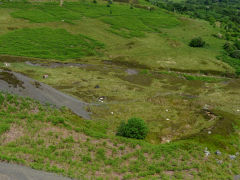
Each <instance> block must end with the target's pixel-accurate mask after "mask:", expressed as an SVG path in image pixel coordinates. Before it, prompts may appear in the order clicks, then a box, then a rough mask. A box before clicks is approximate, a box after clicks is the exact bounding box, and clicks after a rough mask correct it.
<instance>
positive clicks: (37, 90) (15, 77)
mask: <svg viewBox="0 0 240 180" xmlns="http://www.w3.org/2000/svg"><path fill="white" fill-rule="evenodd" d="M0 91H5V92H9V93H12V94H17V95H19V96H23V97H30V98H32V99H35V100H38V101H40V102H41V103H50V104H53V105H56V106H57V107H62V106H65V107H67V108H69V109H71V110H72V111H73V112H74V113H75V114H77V115H79V116H81V117H83V118H85V119H90V115H89V113H88V112H87V111H86V110H85V106H87V105H88V104H87V103H85V102H82V101H80V100H78V99H75V98H73V97H72V96H69V95H67V94H64V93H62V92H60V91H58V90H56V89H54V88H52V87H50V86H48V85H46V84H43V83H40V82H38V81H36V80H34V79H31V78H29V77H26V76H24V75H22V74H19V73H16V72H9V71H3V70H0Z"/></svg>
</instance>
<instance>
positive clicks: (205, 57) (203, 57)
mask: <svg viewBox="0 0 240 180" xmlns="http://www.w3.org/2000/svg"><path fill="white" fill-rule="evenodd" d="M0 12H1V14H3V15H2V20H1V22H3V26H1V27H0V35H2V36H6V33H9V32H11V31H13V30H16V29H21V28H23V27H24V28H26V27H28V28H31V29H32V30H33V31H34V29H33V28H36V27H37V28H39V27H49V28H60V29H65V30H66V31H68V32H69V33H71V34H74V35H76V34H79V33H80V34H82V35H84V36H87V37H89V38H92V39H95V40H97V41H98V42H101V43H103V44H104V45H105V49H104V50H103V53H100V56H98V54H95V53H93V54H94V55H97V58H98V59H100V60H103V59H104V60H109V59H110V60H115V59H117V60H120V61H128V62H132V61H137V62H138V63H140V64H144V65H147V66H148V67H149V68H154V69H158V68H160V69H162V68H164V69H169V68H170V69H176V70H186V71H188V70H193V71H195V72H196V71H200V70H203V71H209V72H211V71H215V72H219V73H222V72H228V73H233V72H234V70H233V69H232V68H231V67H230V66H228V65H226V64H224V63H223V62H221V61H219V60H217V59H216V56H217V55H220V54H221V51H222V45H223V44H224V41H223V40H221V39H217V38H216V37H213V36H212V35H213V34H217V33H218V32H219V29H218V28H213V27H212V26H210V25H209V24H208V23H207V22H205V21H200V20H193V19H190V18H186V17H183V16H179V15H178V14H173V13H169V12H167V11H165V10H162V9H157V8H155V9H154V10H152V11H148V10H146V9H142V8H135V7H134V8H133V9H130V6H129V5H128V4H120V3H113V4H112V5H111V6H110V7H107V3H106V2H103V1H99V2H98V3H97V4H94V3H92V2H88V1H85V2H82V1H80V2H66V3H65V4H64V6H63V7H62V8H60V7H59V6H58V4H56V3H21V2H19V3H17V2H14V3H3V4H2V5H1V6H0ZM10 22H11V23H10ZM13 33H14V32H13ZM24 36H26V35H24ZM42 36H44V35H42ZM64 36H65V34H64ZM68 36H69V35H66V38H68ZM196 36H201V37H203V39H204V40H205V41H206V42H207V44H209V46H208V47H205V48H202V49H198V48H191V47H189V46H188V43H189V41H190V40H191V39H192V38H194V37H196ZM53 37H54V36H53ZM24 38H26V39H27V38H28V37H27V36H26V37H24ZM62 38H64V37H62ZM40 42H41V41H40ZM23 43H24V42H23ZM20 44H21V43H20ZM21 45H22V46H26V47H28V46H30V44H28V43H27V42H26V45H24V44H21ZM16 46H17V44H16ZM45 46H46V45H45V44H43V47H45ZM47 47H48V46H47ZM6 48H7V47H6ZM19 48H20V49H21V47H19ZM45 51H48V49H43V52H45ZM70 51H71V48H70ZM72 51H73V50H72ZM80 52H82V51H80ZM11 54H13V53H11ZM76 54H77V53H76V52H75V51H74V53H71V54H66V55H61V57H60V56H56V57H53V56H52V55H50V54H47V55H43V56H44V57H47V56H48V57H49V58H55V59H73V58H76ZM85 54H88V51H87V52H86V53H85ZM15 55H16V53H15ZM77 55H78V57H81V58H84V57H83V56H82V54H81V53H79V54H77ZM27 56H30V55H27ZM40 56H41V54H32V55H31V57H40ZM94 57H96V56H94ZM88 59H89V58H88Z"/></svg>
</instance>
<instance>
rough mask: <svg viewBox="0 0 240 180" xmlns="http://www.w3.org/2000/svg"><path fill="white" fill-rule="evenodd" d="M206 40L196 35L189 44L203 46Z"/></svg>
mask: <svg viewBox="0 0 240 180" xmlns="http://www.w3.org/2000/svg"><path fill="white" fill-rule="evenodd" d="M205 44H206V42H205V41H204V40H203V39H202V38H201V37H196V38H193V39H192V40H191V41H190V43H189V46H191V47H203V46H205Z"/></svg>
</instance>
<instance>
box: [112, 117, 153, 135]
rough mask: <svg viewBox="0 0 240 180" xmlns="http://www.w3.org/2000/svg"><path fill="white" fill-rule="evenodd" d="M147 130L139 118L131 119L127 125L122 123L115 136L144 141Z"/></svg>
mask: <svg viewBox="0 0 240 180" xmlns="http://www.w3.org/2000/svg"><path fill="white" fill-rule="evenodd" d="M147 133H148V128H147V125H146V123H145V122H144V121H143V120H142V119H140V118H131V119H129V120H128V122H127V123H124V122H122V123H121V124H120V126H119V128H118V130H117V134H116V135H117V136H123V137H128V138H134V139H144V138H145V137H146V136H147Z"/></svg>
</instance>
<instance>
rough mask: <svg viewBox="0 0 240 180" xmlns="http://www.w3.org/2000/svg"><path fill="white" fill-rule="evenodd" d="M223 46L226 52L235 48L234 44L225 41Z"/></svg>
mask: <svg viewBox="0 0 240 180" xmlns="http://www.w3.org/2000/svg"><path fill="white" fill-rule="evenodd" d="M223 48H224V49H225V50H226V51H227V52H228V53H231V52H233V51H235V50H237V48H236V47H235V46H234V44H232V43H230V42H226V43H225V44H224V46H223Z"/></svg>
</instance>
